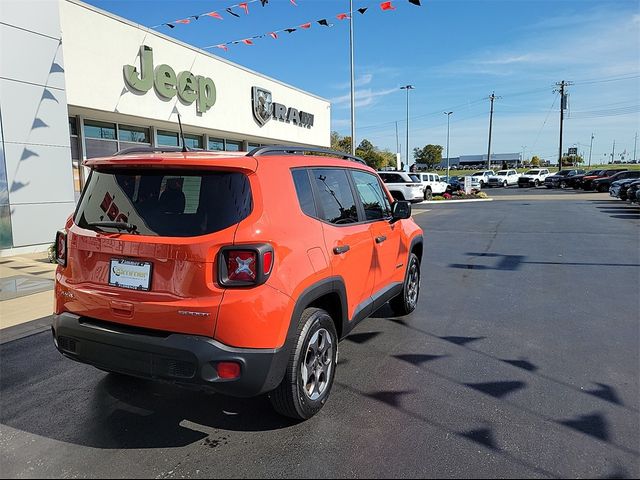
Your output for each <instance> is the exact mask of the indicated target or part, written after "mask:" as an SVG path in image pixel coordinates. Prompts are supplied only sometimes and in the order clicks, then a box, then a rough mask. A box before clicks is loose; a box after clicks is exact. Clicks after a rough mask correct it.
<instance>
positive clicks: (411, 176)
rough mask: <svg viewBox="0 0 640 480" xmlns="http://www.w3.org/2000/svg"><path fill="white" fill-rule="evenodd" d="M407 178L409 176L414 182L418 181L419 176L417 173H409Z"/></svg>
mask: <svg viewBox="0 0 640 480" xmlns="http://www.w3.org/2000/svg"><path fill="white" fill-rule="evenodd" d="M409 178H411V180H413V181H414V182H418V183H420V177H419V176H417V175H409Z"/></svg>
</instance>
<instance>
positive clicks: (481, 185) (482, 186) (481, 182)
mask: <svg viewBox="0 0 640 480" xmlns="http://www.w3.org/2000/svg"><path fill="white" fill-rule="evenodd" d="M479 185H480V189H483V188H484V181H483V180H480V182H479Z"/></svg>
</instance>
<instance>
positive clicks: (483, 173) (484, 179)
mask: <svg viewBox="0 0 640 480" xmlns="http://www.w3.org/2000/svg"><path fill="white" fill-rule="evenodd" d="M495 174H496V172H494V171H493V170H480V171H478V172H475V173H474V174H473V175H471V187H472V188H477V187H476V186H475V185H474V184H475V183H476V182H477V184H478V187H480V188H484V187H485V186H486V185H487V184H488V183H489V179H490V178H491V177H494V176H495Z"/></svg>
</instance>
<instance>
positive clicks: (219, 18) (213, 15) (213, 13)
mask: <svg viewBox="0 0 640 480" xmlns="http://www.w3.org/2000/svg"><path fill="white" fill-rule="evenodd" d="M205 15H208V16H210V17H213V18H217V19H218V20H224V19H223V18H222V15H220V14H219V13H218V12H209V13H205Z"/></svg>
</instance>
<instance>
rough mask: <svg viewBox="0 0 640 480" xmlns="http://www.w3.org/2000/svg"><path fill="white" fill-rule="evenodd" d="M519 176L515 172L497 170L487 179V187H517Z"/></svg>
mask: <svg viewBox="0 0 640 480" xmlns="http://www.w3.org/2000/svg"><path fill="white" fill-rule="evenodd" d="M519 178H520V174H519V173H518V172H517V171H516V170H513V169H511V170H498V172H497V173H496V174H495V175H493V176H491V177H489V181H488V182H487V187H508V186H509V185H517V184H518V179H519Z"/></svg>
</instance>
